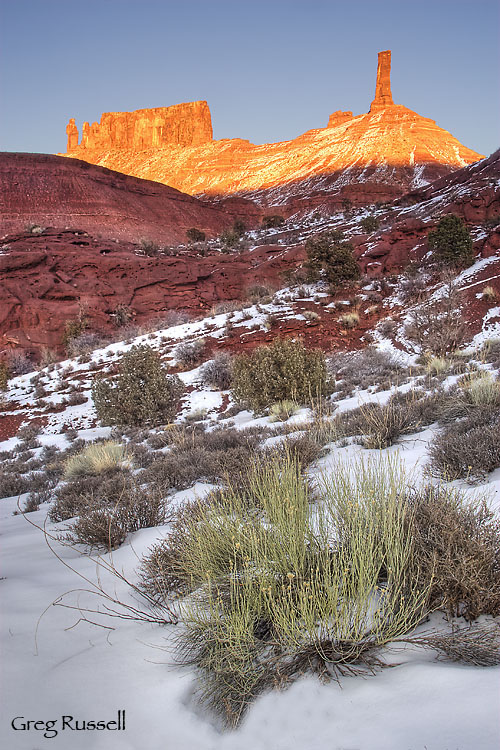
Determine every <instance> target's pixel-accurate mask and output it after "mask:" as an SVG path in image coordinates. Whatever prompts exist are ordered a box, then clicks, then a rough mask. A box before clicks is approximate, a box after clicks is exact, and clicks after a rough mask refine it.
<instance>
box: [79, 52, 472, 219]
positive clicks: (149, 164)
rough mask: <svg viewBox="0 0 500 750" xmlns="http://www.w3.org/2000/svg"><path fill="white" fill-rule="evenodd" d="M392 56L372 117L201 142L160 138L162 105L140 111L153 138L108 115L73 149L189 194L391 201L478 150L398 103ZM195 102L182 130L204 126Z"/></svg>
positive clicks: (383, 58) (305, 201)
mask: <svg viewBox="0 0 500 750" xmlns="http://www.w3.org/2000/svg"><path fill="white" fill-rule="evenodd" d="M390 56H391V53H390V51H389V50H386V51H384V52H381V53H379V60H378V70H377V80H376V86H375V98H374V100H373V102H372V104H371V107H370V112H369V113H368V114H361V115H357V116H353V115H352V112H342V111H340V110H339V111H337V112H334V113H333V114H332V115H331V116H330V119H329V121H328V126H327V127H323V128H317V129H314V130H310V131H308V132H307V133H304V134H303V135H300V136H298V137H297V138H295V139H294V140H291V141H284V142H281V143H268V144H264V145H260V146H259V145H254V144H252V143H250V142H249V141H245V140H241V139H228V140H220V141H213V140H211V129H210V137H208V126H206V127H205V129H204V130H203V128H202V130H203V133H205V134H206V137H204V140H203V139H202V140H198V141H197V140H196V139H195V138H193V139H192V140H191V141H189V143H188V140H189V139H184V140H182V139H181V140H178V141H175V140H174V141H170V140H169V141H168V142H167V141H166V140H165V139H164V138H163V136H162V138H160V137H156V136H155V132H156V131H155V130H154V128H155V125H154V122H155V117H156V115H155V114H154V113H156V112H158V111H160V110H140V111H139V112H140V113H141V117H145V118H147V120H146V121H147V123H148V127H147V128H146V131H147V134H148V135H147V138H146V137H142V136H140V137H139V136H137V133H136V129H135V127H136V126H134V128H133V129H132V128H131V127H130V128H129V127H125V126H123V127H122V125H121V123H122V122H123V123H127V122H129V118H130V117H132V116H134V117H135V116H136V115H137V114H138V113H111V114H109V113H108V114H107V115H103V117H102V118H101V125H100V126H99V132H98V133H96V134H93V132H92V129H91V132H90V134H88V135H85V132H86V131H85V130H84V143H83V145H80V146H78V147H77V148H76V149H74V150H73V151H71V152H70V155H72V156H77V157H78V158H80V159H84V160H86V161H89V162H92V163H94V164H100V165H102V166H107V167H109V168H111V169H114V170H116V171H119V172H124V173H126V174H130V175H134V176H136V177H142V178H145V179H149V180H156V181H158V182H163V183H165V184H167V185H171V186H172V187H175V188H177V189H178V190H181V191H183V192H185V193H189V194H191V195H208V196H221V195H228V194H239V195H243V196H245V197H248V198H251V199H252V200H256V201H258V202H259V203H261V204H262V205H265V206H270V205H275V206H276V205H280V206H283V207H284V212H285V213H288V214H290V213H291V212H293V211H301V210H302V209H307V208H310V207H311V205H312V206H315V205H325V206H327V207H329V208H338V207H340V205H341V202H342V199H343V198H344V197H346V196H347V197H349V199H350V200H352V202H353V203H354V204H359V203H370V202H375V201H377V200H389V199H393V198H395V197H397V196H399V195H402V194H403V193H404V192H406V191H408V190H411V189H415V188H418V187H420V186H421V185H424V184H426V183H428V182H429V181H431V180H433V179H436V178H438V177H440V176H442V175H446V174H448V173H449V172H450V171H452V170H453V169H457V168H460V167H463V166H465V165H467V164H471V163H473V162H475V161H477V160H478V159H480V158H481V155H480V154H477V153H476V152H474V151H472V150H471V149H468V148H466V147H465V146H463V145H462V144H461V143H460V142H459V141H458V140H457V139H456V138H454V137H453V136H452V135H451V134H450V133H448V132H447V131H446V130H443V129H442V128H440V127H438V126H437V125H436V123H435V122H434V120H431V119H429V118H426V117H421V116H420V115H418V114H417V113H416V112H413V111H412V110H410V109H408V108H407V107H404V106H402V105H397V104H394V103H393V100H392V94H391V86H390V64H391V62H390V61H391V57H390ZM199 104H200V103H199V102H194V103H192V106H193V107H194V109H193V111H192V112H190V111H189V110H187V109H186V110H183V112H184V111H185V112H186V117H187V120H183V121H182V122H183V125H182V128H184V130H186V129H187V130H189V128H191V127H192V129H193V131H194V130H196V129H197V128H198V125H199V120H198V118H199V112H198V110H197V109H196V108H195V105H199ZM201 104H203V105H204V107H206V111H205V109H203V112H204V114H203V118H204V120H203V121H204V122H205V120H206V121H207V122H208V119H209V117H210V113H209V112H208V105H207V104H206V102H203V103H201ZM179 107H183V108H187V107H188V105H186V104H183V105H179ZM175 109H176V108H175V107H169V108H165V109H164V111H170V110H175ZM148 112H150V113H151V115H150V116H148V115H147V113H148ZM207 113H208V114H207ZM109 118H111V119H109ZM189 118H191V119H189ZM188 121H189V122H190V123H191V125H189V126H188ZM87 125H88V124H87ZM92 127H94V126H92ZM182 128H181V129H182ZM87 131H88V128H87ZM104 131H105V133H106V137H105V140H104V141H103V140H102V138H103V137H104V136H103V133H104ZM146 131H145V132H146ZM131 133H132V135H131ZM179 144H181V145H179Z"/></svg>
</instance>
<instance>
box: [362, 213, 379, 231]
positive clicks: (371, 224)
mask: <svg viewBox="0 0 500 750" xmlns="http://www.w3.org/2000/svg"><path fill="white" fill-rule="evenodd" d="M359 223H360V224H361V226H362V228H363V229H364V230H365V232H374V231H375V230H376V229H378V228H379V226H380V222H379V220H378V218H377V217H376V216H365V217H364V218H363V219H361V221H360V222H359Z"/></svg>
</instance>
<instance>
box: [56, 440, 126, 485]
mask: <svg viewBox="0 0 500 750" xmlns="http://www.w3.org/2000/svg"><path fill="white" fill-rule="evenodd" d="M128 464H129V458H128V455H127V451H126V449H125V447H124V446H123V445H120V444H119V443H115V442H113V441H112V440H108V441H106V442H104V443H91V444H90V445H87V446H86V447H85V448H84V449H83V450H82V451H80V452H79V453H76V454H75V455H73V456H69V458H68V459H67V460H66V462H65V464H64V478H65V479H67V478H69V477H76V476H78V475H85V474H102V473H103V472H105V471H110V470H112V469H116V468H119V467H122V466H126V465H128Z"/></svg>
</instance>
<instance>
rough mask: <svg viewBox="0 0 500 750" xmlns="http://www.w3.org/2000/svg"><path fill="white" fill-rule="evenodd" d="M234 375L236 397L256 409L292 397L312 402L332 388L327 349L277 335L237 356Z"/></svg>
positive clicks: (233, 392) (234, 363)
mask: <svg viewBox="0 0 500 750" xmlns="http://www.w3.org/2000/svg"><path fill="white" fill-rule="evenodd" d="M232 376H233V380H232V386H231V390H232V395H233V398H234V399H235V400H236V401H238V402H247V403H248V404H250V406H251V408H252V409H253V410H254V411H263V410H264V409H266V408H267V407H268V406H271V404H273V403H276V402H277V401H285V400H290V399H291V400H293V401H297V402H298V403H300V404H303V403H308V402H309V401H311V400H312V399H313V398H317V397H318V396H320V395H327V393H328V392H329V390H330V385H329V383H328V379H327V372H326V364H325V357H324V355H323V353H322V352H320V351H318V350H312V349H306V348H305V346H304V345H303V344H302V343H300V342H297V341H293V340H291V339H277V340H276V341H274V342H273V343H272V344H271V345H269V346H259V347H257V348H256V349H255V350H254V351H253V352H251V353H250V354H241V355H239V356H237V357H235V358H234V360H233V367H232Z"/></svg>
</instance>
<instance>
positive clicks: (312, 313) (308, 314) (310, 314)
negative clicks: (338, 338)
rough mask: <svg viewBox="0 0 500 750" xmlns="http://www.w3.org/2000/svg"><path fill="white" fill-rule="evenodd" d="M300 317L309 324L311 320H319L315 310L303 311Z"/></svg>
mask: <svg viewBox="0 0 500 750" xmlns="http://www.w3.org/2000/svg"><path fill="white" fill-rule="evenodd" d="M302 315H303V316H304V318H305V319H306V320H308V321H309V322H311V321H313V320H319V315H318V313H317V312H316V311H315V310H304V312H303V313H302Z"/></svg>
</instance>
